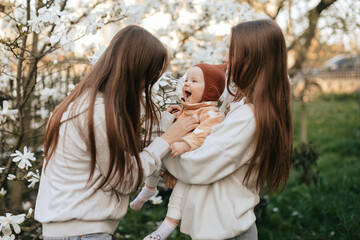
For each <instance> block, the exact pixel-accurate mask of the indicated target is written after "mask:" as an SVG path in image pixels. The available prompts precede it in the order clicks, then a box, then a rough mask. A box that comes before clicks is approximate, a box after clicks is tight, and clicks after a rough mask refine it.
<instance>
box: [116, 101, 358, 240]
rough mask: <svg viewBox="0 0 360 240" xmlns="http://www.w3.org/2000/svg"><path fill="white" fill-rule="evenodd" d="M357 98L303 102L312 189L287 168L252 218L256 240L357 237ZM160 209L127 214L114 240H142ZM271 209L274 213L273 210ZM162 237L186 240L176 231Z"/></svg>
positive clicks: (296, 110)
mask: <svg viewBox="0 0 360 240" xmlns="http://www.w3.org/2000/svg"><path fill="white" fill-rule="evenodd" d="M359 104H360V98H359V95H355V94H352V95H346V94H342V95H325V96H321V97H319V98H318V99H316V100H315V101H313V102H308V103H307V104H306V107H307V120H308V128H307V129H308V140H309V141H312V142H313V143H314V144H315V145H316V147H317V151H318V153H319V159H318V170H319V181H318V184H317V185H314V184H312V185H310V186H305V185H299V184H298V177H297V176H298V173H297V172H296V171H294V170H292V172H291V175H290V180H289V183H288V185H287V186H286V188H285V190H284V191H283V192H281V193H275V194H273V195H272V196H271V197H270V198H269V204H268V206H267V208H266V210H265V213H264V214H263V215H262V217H261V218H259V219H258V222H257V226H258V231H259V239H260V240H282V239H284V240H293V239H294V240H295V239H306V240H315V239H316V240H322V239H324V240H325V239H334V240H335V239H336V240H342V239H343V240H345V239H346V240H352V239H354V240H355V239H360V229H359V228H360V105H359ZM299 106H300V104H299V102H293V118H294V134H295V146H297V145H298V144H299V136H300V121H299V120H300V107H299ZM168 194H169V193H164V203H162V204H161V205H156V206H154V205H150V204H146V205H145V206H144V209H143V210H141V211H136V212H135V211H132V210H129V212H128V214H127V215H126V216H125V218H124V219H123V220H122V221H121V222H120V224H119V227H118V230H117V231H116V234H115V238H116V239H142V238H143V237H144V236H146V235H147V234H148V233H150V232H152V231H153V230H154V229H155V228H156V224H157V222H158V221H161V220H162V219H163V217H164V216H165V213H166V205H167V199H168ZM276 210H277V211H276ZM168 239H190V238H189V237H188V236H186V235H184V234H181V233H180V232H179V229H177V230H176V231H175V232H174V233H173V234H172V235H171V237H170V238H168Z"/></svg>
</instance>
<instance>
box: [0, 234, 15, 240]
mask: <svg viewBox="0 0 360 240" xmlns="http://www.w3.org/2000/svg"><path fill="white" fill-rule="evenodd" d="M0 240H15V235H14V234H10V235H4V236H2V237H0Z"/></svg>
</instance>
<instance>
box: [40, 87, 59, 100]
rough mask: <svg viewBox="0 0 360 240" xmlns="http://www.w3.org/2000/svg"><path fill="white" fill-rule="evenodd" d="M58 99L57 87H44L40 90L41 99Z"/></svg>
mask: <svg viewBox="0 0 360 240" xmlns="http://www.w3.org/2000/svg"><path fill="white" fill-rule="evenodd" d="M50 98H52V99H56V98H57V94H56V91H55V89H53V88H47V87H46V88H44V89H42V90H41V92H40V99H41V100H48V99H50Z"/></svg>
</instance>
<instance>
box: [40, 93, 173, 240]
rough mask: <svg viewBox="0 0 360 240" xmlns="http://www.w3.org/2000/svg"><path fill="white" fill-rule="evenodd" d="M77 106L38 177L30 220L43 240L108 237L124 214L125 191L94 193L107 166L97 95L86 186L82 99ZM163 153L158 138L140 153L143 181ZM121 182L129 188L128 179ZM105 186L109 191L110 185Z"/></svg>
mask: <svg viewBox="0 0 360 240" xmlns="http://www.w3.org/2000/svg"><path fill="white" fill-rule="evenodd" d="M80 101H83V104H81V107H80V108H79V109H78V110H77V111H76V113H80V115H79V116H78V117H76V118H74V119H72V120H69V121H67V122H66V123H63V124H62V125H61V127H60V136H59V142H58V145H57V148H56V151H55V152H54V154H53V156H52V157H51V159H50V161H49V164H48V166H47V168H46V170H45V171H44V169H43V171H42V175H41V180H40V187H39V192H38V196H37V201H36V207H35V219H36V220H38V221H39V222H41V223H42V225H43V235H44V236H46V237H60V236H74V235H83V234H90V233H100V232H102V233H110V234H113V233H114V231H115V229H116V227H117V225H118V223H119V220H120V219H121V218H122V217H123V216H124V215H125V214H126V212H127V209H128V202H129V193H130V192H131V189H125V188H123V187H120V188H119V187H118V188H117V189H114V188H113V189H112V190H111V191H110V192H106V191H103V190H97V191H95V188H96V186H98V184H99V183H100V181H101V179H103V177H104V173H106V172H107V167H108V161H109V151H108V144H107V136H106V123H105V110H104V102H103V98H102V95H101V94H98V96H97V98H96V101H95V112H94V129H95V141H96V150H97V151H96V152H97V155H96V160H97V164H96V168H95V172H94V175H93V181H91V182H90V183H89V184H87V181H88V178H89V173H90V153H89V152H88V150H87V147H86V144H85V143H84V140H83V138H82V137H81V135H82V134H85V135H87V130H86V126H87V124H86V117H87V111H86V109H87V106H88V104H87V95H86V94H84V97H83V98H81V99H80ZM69 117H70V116H69V112H68V111H67V112H65V113H64V114H63V117H62V121H65V120H66V119H67V118H69ZM168 147H169V145H168V144H167V142H166V141H164V140H163V139H162V138H155V139H154V141H153V142H152V144H150V145H149V146H148V147H147V148H145V149H144V150H143V152H141V153H140V158H141V161H142V166H143V171H144V175H145V176H150V175H152V174H153V173H154V172H155V171H157V170H159V168H160V166H161V158H162V157H163V156H164V155H165V154H166V153H167V152H168ZM44 166H45V164H44ZM114 181H116V177H115V178H114ZM126 181H128V182H130V183H134V180H133V179H126ZM110 185H112V186H113V182H111V183H110ZM108 189H109V188H108Z"/></svg>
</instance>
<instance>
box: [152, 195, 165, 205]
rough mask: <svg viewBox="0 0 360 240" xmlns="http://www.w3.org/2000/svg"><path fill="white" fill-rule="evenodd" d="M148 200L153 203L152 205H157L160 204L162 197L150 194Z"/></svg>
mask: <svg viewBox="0 0 360 240" xmlns="http://www.w3.org/2000/svg"><path fill="white" fill-rule="evenodd" d="M149 201H150V202H151V203H152V204H154V205H158V204H161V203H162V202H163V200H162V197H161V196H157V195H156V196H152V197H151V198H149Z"/></svg>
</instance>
